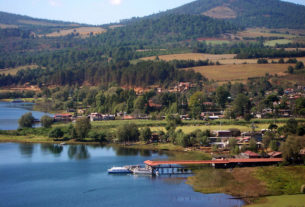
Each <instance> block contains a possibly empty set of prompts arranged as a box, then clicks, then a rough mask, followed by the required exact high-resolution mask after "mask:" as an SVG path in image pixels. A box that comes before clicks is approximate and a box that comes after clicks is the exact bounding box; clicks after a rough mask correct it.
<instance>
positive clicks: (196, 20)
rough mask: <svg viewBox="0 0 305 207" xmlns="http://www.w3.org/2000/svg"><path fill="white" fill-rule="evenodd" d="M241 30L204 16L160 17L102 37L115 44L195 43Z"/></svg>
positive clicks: (112, 31)
mask: <svg viewBox="0 0 305 207" xmlns="http://www.w3.org/2000/svg"><path fill="white" fill-rule="evenodd" d="M238 30H240V28H239V27H238V26H235V25H234V24H232V23H229V22H226V21H223V20H217V19H213V18H210V17H207V16H201V15H188V14H179V15H177V14H168V15H163V16H160V17H158V18H152V19H149V18H143V19H142V18H139V19H136V20H134V21H133V22H127V23H126V25H125V26H124V27H120V28H116V29H113V30H109V31H108V32H107V33H105V34H102V35H101V39H103V41H104V42H108V43H109V42H112V44H111V45H118V44H122V43H131V42H137V43H139V42H143V43H144V44H146V43H156V44H158V43H166V42H177V41H184V40H191V39H195V38H200V37H219V36H221V35H223V34H225V33H235V32H237V31H238Z"/></svg>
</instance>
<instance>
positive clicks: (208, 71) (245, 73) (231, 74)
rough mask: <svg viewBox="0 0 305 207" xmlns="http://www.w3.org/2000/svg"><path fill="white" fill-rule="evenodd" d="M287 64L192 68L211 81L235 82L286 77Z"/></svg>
mask: <svg viewBox="0 0 305 207" xmlns="http://www.w3.org/2000/svg"><path fill="white" fill-rule="evenodd" d="M287 68H288V65H287V64H243V65H213V66H200V67H194V68H192V69H193V70H194V71H195V72H199V73H201V74H202V75H203V76H205V77H206V78H208V79H209V80H215V81H233V80H247V79H248V78H251V77H261V76H265V74H266V73H269V74H270V75H275V74H277V75H279V76H284V75H286V74H285V71H287Z"/></svg>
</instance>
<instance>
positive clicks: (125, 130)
mask: <svg viewBox="0 0 305 207" xmlns="http://www.w3.org/2000/svg"><path fill="white" fill-rule="evenodd" d="M139 135H140V133H139V129H138V127H137V125H135V124H129V123H128V124H124V125H121V126H120V127H119V128H118V130H117V138H118V140H119V142H136V141H139Z"/></svg>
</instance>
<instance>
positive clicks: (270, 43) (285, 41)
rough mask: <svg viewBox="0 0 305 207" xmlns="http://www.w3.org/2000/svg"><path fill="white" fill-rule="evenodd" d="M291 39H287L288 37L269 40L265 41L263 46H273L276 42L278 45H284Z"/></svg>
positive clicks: (290, 41)
mask: <svg viewBox="0 0 305 207" xmlns="http://www.w3.org/2000/svg"><path fill="white" fill-rule="evenodd" d="M292 42H293V41H292V40H288V39H279V40H270V41H266V42H265V43H264V45H265V46H269V47H275V46H276V45H277V44H278V45H285V44H288V43H292Z"/></svg>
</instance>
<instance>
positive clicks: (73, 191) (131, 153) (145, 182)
mask: <svg viewBox="0 0 305 207" xmlns="http://www.w3.org/2000/svg"><path fill="white" fill-rule="evenodd" d="M148 159H149V160H154V159H167V155H165V154H160V153H159V154H158V153H156V152H151V151H143V150H141V151H138V150H130V149H124V148H112V147H101V146H82V145H74V146H63V147H62V146H58V145H52V144H13V143H5V144H0V206H1V207H10V206H12V207H18V206H22V207H27V206H29V207H36V206H37V207H42V206H43V207H49V206H50V207H51V206H52V207H53V206H56V207H58V206H61V207H63V206H64V207H78V206H79V207H81V206H82V207H83V206H88V207H95V206H102V207H108V206H109V207H122V206H124V207H143V206H145V207H163V206H164V207H171V206H173V207H180V206H181V207H182V206H183V207H197V206H198V207H199V206H200V207H202V206H207V207H233V206H242V205H243V202H242V201H240V200H236V199H232V197H231V196H228V195H225V194H212V195H205V194H201V193H196V192H194V191H193V190H192V188H191V187H190V186H189V185H187V184H185V180H186V179H185V178H184V177H175V176H173V177H169V176H159V177H151V176H134V175H108V174H107V169H108V168H111V167H113V166H123V165H130V164H139V163H143V161H144V160H148Z"/></svg>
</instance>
